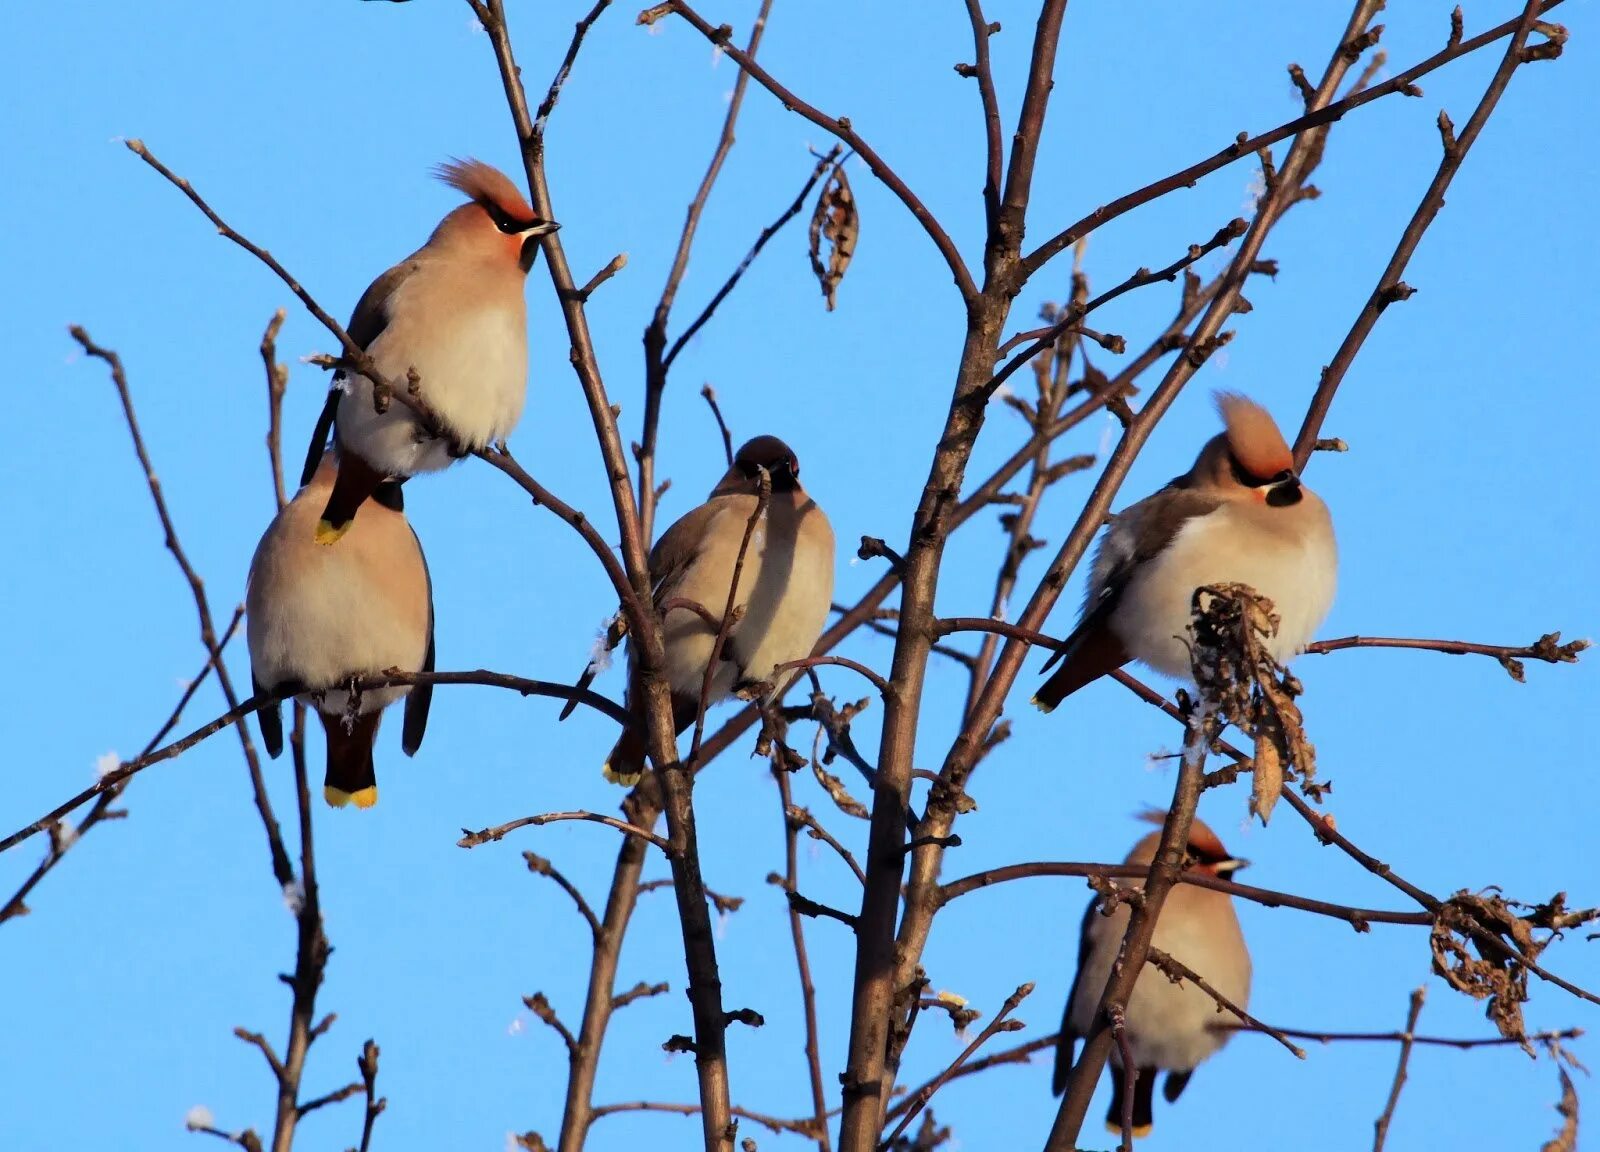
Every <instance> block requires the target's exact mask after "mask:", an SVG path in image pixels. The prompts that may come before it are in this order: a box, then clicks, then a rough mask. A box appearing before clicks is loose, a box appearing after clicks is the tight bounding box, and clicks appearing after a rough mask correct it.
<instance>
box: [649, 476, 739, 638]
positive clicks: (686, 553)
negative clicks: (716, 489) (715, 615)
mask: <svg viewBox="0 0 1600 1152" xmlns="http://www.w3.org/2000/svg"><path fill="white" fill-rule="evenodd" d="M727 509H728V500H727V498H724V497H718V498H716V499H712V500H707V501H706V502H705V503H704V504H702V505H700V506H699V507H698V508H694V509H691V510H690V511H689V512H687V513H686V514H684V515H683V516H682V517H680V518H679V519H677V520H675V521H674V522H673V524H672V527H670V528H668V529H667V530H666V532H665V533H663V534H662V536H661V539H659V540H657V541H656V546H655V547H654V548H652V549H651V550H650V582H651V593H650V598H651V602H652V603H653V604H655V606H656V607H657V608H660V607H661V605H662V604H663V603H665V602H666V601H668V600H670V599H672V596H673V594H674V593H675V592H676V591H677V590H678V587H679V586H680V585H681V584H682V583H683V578H684V576H685V575H686V574H687V573H688V571H689V569H690V568H692V567H693V566H694V562H695V560H696V559H697V558H698V557H699V556H700V554H701V552H702V551H704V549H705V543H706V537H707V535H708V534H709V532H710V531H711V525H712V523H713V522H714V521H715V520H716V518H717V517H718V516H719V515H721V514H722V513H723V512H725V511H727ZM704 607H705V608H706V609H707V610H708V611H711V612H716V611H717V609H718V608H719V607H720V605H713V604H706V605H704Z"/></svg>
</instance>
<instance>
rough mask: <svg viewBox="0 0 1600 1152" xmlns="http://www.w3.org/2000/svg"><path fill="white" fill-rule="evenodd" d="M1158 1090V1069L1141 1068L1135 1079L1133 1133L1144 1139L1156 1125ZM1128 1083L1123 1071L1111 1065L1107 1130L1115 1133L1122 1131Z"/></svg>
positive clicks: (1136, 1137)
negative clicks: (1156, 1096) (1155, 1109)
mask: <svg viewBox="0 0 1600 1152" xmlns="http://www.w3.org/2000/svg"><path fill="white" fill-rule="evenodd" d="M1155 1091H1156V1070H1155V1069H1154V1068H1140V1069H1139V1070H1138V1072H1137V1073H1135V1074H1134V1079H1133V1135H1134V1137H1135V1139H1139V1140H1142V1139H1144V1138H1145V1137H1146V1136H1148V1135H1150V1130H1151V1129H1152V1128H1153V1127H1155V1117H1154V1114H1153V1108H1152V1103H1153V1101H1154V1098H1155ZM1127 1098H1128V1097H1127V1084H1126V1083H1125V1081H1124V1079H1123V1071H1122V1069H1121V1068H1118V1067H1117V1066H1116V1065H1115V1064H1113V1065H1112V1066H1111V1107H1110V1108H1108V1109H1107V1110H1106V1131H1108V1132H1110V1133H1112V1134H1113V1135H1115V1134H1117V1133H1120V1132H1121V1131H1122V1107H1123V1104H1124V1102H1125V1101H1126V1100H1127Z"/></svg>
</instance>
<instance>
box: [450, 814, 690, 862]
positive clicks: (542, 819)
mask: <svg viewBox="0 0 1600 1152" xmlns="http://www.w3.org/2000/svg"><path fill="white" fill-rule="evenodd" d="M563 820H588V821H590V822H591V823H594V824H604V825H605V826H606V827H607V828H615V829H616V830H617V831H618V832H621V833H623V834H624V835H626V836H636V837H638V838H639V839H640V840H643V841H645V842H646V843H649V844H654V845H655V846H656V847H657V848H659V849H661V850H662V851H663V852H665V853H666V854H667V855H668V856H669V857H670V856H672V855H674V853H673V851H672V846H671V845H670V844H668V843H667V842H666V841H665V840H663V839H662V838H661V837H659V836H657V835H656V834H655V833H654V832H651V831H650V830H649V829H648V828H640V827H639V826H638V825H637V824H629V823H628V822H627V821H626V820H618V819H617V818H616V817H615V816H604V815H601V814H600V813H598V812H546V813H544V814H543V815H540V816H524V817H522V818H521V819H520V820H512V821H509V822H508V823H505V824H497V825H495V826H494V827H493V828H480V829H479V830H478V831H476V832H474V831H472V830H471V829H470V828H463V829H462V830H461V839H459V840H457V841H456V847H458V848H476V847H477V846H478V845H480V844H487V843H489V842H490V841H493V840H503V839H504V838H505V837H506V835H507V834H509V833H511V832H515V831H516V830H517V829H519V828H528V827H534V828H538V827H541V826H542V825H545V824H554V823H557V822H558V821H563Z"/></svg>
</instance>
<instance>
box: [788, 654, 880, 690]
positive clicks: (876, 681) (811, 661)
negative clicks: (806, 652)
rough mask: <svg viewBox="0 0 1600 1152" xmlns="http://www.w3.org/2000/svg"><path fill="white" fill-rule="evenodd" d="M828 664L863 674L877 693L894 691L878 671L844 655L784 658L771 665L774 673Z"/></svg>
mask: <svg viewBox="0 0 1600 1152" xmlns="http://www.w3.org/2000/svg"><path fill="white" fill-rule="evenodd" d="M830 664H831V665H836V666H838V667H840V668H848V669H850V670H851V671H852V672H855V673H857V674H858V675H861V676H864V677H865V678H866V679H867V680H869V681H871V683H872V686H873V687H874V688H876V689H877V690H878V694H879V695H880V696H881V695H885V694H887V693H890V692H893V691H894V688H893V686H891V685H890V683H889V681H887V680H885V679H884V678H883V677H882V676H880V675H878V673H876V672H874V671H873V670H872V669H871V668H868V667H867V666H866V665H865V664H862V663H861V662H860V661H857V660H850V659H847V658H846V657H844V656H807V657H806V658H805V659H803V660H786V661H784V662H783V663H782V664H775V665H773V668H772V671H773V672H774V673H779V672H789V671H797V670H800V669H805V668H820V667H822V666H823V665H830Z"/></svg>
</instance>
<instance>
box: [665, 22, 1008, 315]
mask: <svg viewBox="0 0 1600 1152" xmlns="http://www.w3.org/2000/svg"><path fill="white" fill-rule="evenodd" d="M668 15H676V16H680V17H682V18H683V19H684V20H686V21H687V22H688V23H689V24H690V25H691V26H693V28H694V30H695V31H697V32H699V33H700V35H702V36H704V37H705V38H706V39H707V40H709V41H710V42H711V43H712V44H714V45H716V46H717V47H719V48H721V49H722V51H723V52H724V53H726V54H727V57H728V59H730V60H732V61H733V62H734V63H735V64H737V65H738V66H739V68H740V70H741V71H743V72H745V73H747V74H748V75H749V76H750V77H751V78H752V79H753V80H755V82H756V83H757V84H760V85H761V86H762V87H763V88H765V89H766V90H767V91H768V92H770V93H772V95H774V96H775V97H777V99H778V102H779V103H781V104H782V105H783V106H784V107H785V108H787V109H788V110H789V111H791V112H795V113H798V114H799V115H800V116H802V117H804V118H805V119H807V120H809V121H811V123H813V124H815V125H816V126H817V127H818V128H821V129H822V130H823V131H824V132H827V133H828V134H829V135H831V136H834V137H836V138H838V139H839V140H841V141H843V142H844V144H845V145H846V146H847V147H848V148H850V150H851V151H853V152H855V153H856V155H858V156H860V157H861V159H862V161H863V162H864V163H865V164H866V166H867V167H868V168H869V169H871V171H872V174H873V175H874V176H876V177H877V178H878V179H879V180H880V181H882V182H883V184H884V185H885V186H887V187H888V189H889V191H891V192H893V193H894V194H895V196H896V197H898V198H899V200H900V202H901V203H902V204H904V205H905V206H906V210H907V211H909V212H910V213H911V215H912V216H913V217H914V218H915V219H916V221H917V223H918V224H920V225H922V230H923V231H924V232H926V233H927V234H928V238H929V239H930V240H932V241H933V244H934V247H935V248H937V249H938V250H939V254H940V255H941V256H943V257H944V261H945V263H946V264H947V265H948V266H949V268H950V274H951V276H952V277H953V278H954V280H955V284H956V287H957V289H959V290H960V292H961V298H962V299H963V300H965V301H967V302H968V303H969V304H970V303H971V302H972V301H973V300H974V299H975V298H976V297H977V295H978V288H977V285H976V284H974V283H973V281H972V273H971V272H969V271H967V266H966V264H965V263H964V262H963V261H962V259H961V252H960V250H959V249H957V248H956V246H955V242H954V241H953V240H951V239H950V236H949V234H948V233H946V232H945V230H944V228H943V226H942V225H941V224H940V223H939V221H938V220H936V219H935V218H934V216H933V213H932V212H930V211H928V209H927V206H926V205H924V204H923V203H922V201H921V200H920V199H918V198H917V195H916V193H914V192H913V191H911V189H910V188H909V187H907V185H906V182H905V181H904V180H902V179H901V178H900V176H899V175H898V174H897V173H896V172H895V171H894V169H892V168H890V167H889V165H888V164H886V163H885V162H884V160H883V158H882V157H881V156H879V155H878V153H877V151H876V150H874V149H873V147H872V145H870V144H868V143H867V142H866V141H865V140H863V139H862V138H861V136H860V135H859V134H857V132H856V130H855V129H854V128H853V127H852V126H851V124H850V120H849V118H848V117H845V116H829V115H827V114H825V113H823V112H821V111H819V110H818V109H816V108H814V107H813V106H812V105H810V104H808V103H806V102H805V101H804V100H802V99H800V97H798V96H796V95H795V94H794V93H793V92H791V91H789V89H787V88H785V87H784V86H783V85H782V84H780V83H778V81H777V80H776V79H774V78H773V76H772V74H771V73H769V72H768V71H767V70H766V69H765V68H763V67H762V66H761V65H760V64H757V63H756V61H755V58H754V57H753V56H751V55H750V54H749V53H748V52H743V51H741V50H740V49H739V47H738V46H737V45H736V44H734V43H733V41H732V37H733V29H731V28H729V27H728V26H727V25H726V24H724V25H722V26H721V27H718V28H713V27H712V26H711V23H710V22H709V21H707V20H706V19H705V17H703V16H701V15H700V13H698V12H696V11H695V10H694V9H693V8H691V7H689V5H687V4H685V3H684V2H683V0H666V2H665V3H662V4H657V5H655V6H654V7H652V8H646V9H645V10H644V11H643V12H641V13H639V23H641V24H654V23H655V22H656V21H657V20H660V19H661V18H662V17H663V16H668Z"/></svg>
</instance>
